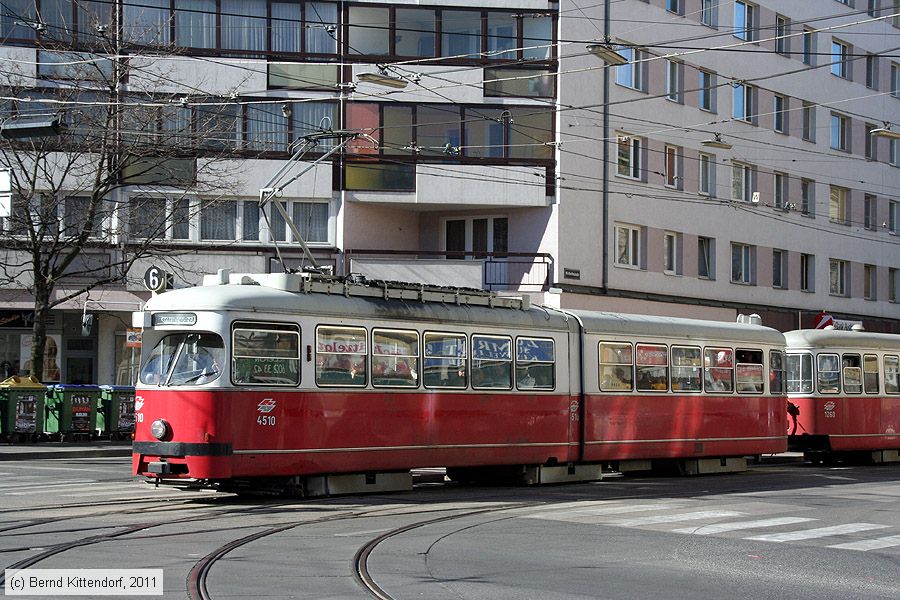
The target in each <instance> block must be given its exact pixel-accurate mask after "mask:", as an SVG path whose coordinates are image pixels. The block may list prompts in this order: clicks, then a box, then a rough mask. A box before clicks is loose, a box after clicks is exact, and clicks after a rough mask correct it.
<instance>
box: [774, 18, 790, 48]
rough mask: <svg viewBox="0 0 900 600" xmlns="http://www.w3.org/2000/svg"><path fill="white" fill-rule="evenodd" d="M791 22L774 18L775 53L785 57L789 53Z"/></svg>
mask: <svg viewBox="0 0 900 600" xmlns="http://www.w3.org/2000/svg"><path fill="white" fill-rule="evenodd" d="M790 34H791V20H790V19H788V18H787V17H784V16H781V15H777V16H776V17H775V36H776V37H775V52H777V53H778V54H784V55H787V54H789V53H790V42H791V38H789V37H787V36H789V35H790Z"/></svg>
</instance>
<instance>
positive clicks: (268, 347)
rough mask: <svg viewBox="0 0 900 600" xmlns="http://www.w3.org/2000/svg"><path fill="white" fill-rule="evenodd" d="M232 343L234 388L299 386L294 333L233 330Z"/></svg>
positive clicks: (296, 336) (296, 339)
mask: <svg viewBox="0 0 900 600" xmlns="http://www.w3.org/2000/svg"><path fill="white" fill-rule="evenodd" d="M232 339H233V349H232V353H233V357H234V360H233V362H232V379H233V380H234V382H235V383H236V384H267V385H297V384H298V383H300V333H299V332H298V331H296V330H293V331H288V330H282V329H276V330H272V329H263V328H261V327H260V328H254V329H239V328H236V329H235V330H234V332H233V335H232Z"/></svg>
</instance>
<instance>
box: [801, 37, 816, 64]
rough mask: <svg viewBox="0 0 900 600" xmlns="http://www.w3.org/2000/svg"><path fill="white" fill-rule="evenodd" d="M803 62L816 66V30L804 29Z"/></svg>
mask: <svg viewBox="0 0 900 600" xmlns="http://www.w3.org/2000/svg"><path fill="white" fill-rule="evenodd" d="M802 37H803V64H804V65H809V66H814V65H815V57H816V32H815V31H813V30H812V29H808V28H804V29H803V36H802Z"/></svg>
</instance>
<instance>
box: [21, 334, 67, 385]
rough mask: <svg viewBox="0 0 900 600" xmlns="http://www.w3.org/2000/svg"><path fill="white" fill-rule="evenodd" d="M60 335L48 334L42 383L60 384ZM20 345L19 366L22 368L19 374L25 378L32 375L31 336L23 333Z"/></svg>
mask: <svg viewBox="0 0 900 600" xmlns="http://www.w3.org/2000/svg"><path fill="white" fill-rule="evenodd" d="M60 337H61V336H60V335H59V334H56V333H50V334H47V344H46V345H45V346H44V374H43V376H42V377H40V380H41V383H59V361H60V356H59V354H60V352H59V351H60V344H61V339H60ZM20 340H21V341H20V343H19V361H20V362H19V364H21V365H22V368H21V369H20V370H19V373H20V374H22V375H25V376H28V375H31V334H30V333H23V334H22V336H21V337H20Z"/></svg>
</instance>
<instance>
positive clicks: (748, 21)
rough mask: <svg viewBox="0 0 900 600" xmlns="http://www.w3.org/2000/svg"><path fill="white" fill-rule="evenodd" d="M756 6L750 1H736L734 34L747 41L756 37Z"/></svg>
mask: <svg viewBox="0 0 900 600" xmlns="http://www.w3.org/2000/svg"><path fill="white" fill-rule="evenodd" d="M755 26H756V6H754V5H753V4H750V3H748V2H740V1H739V2H735V3H734V36H735V37H736V38H738V39H742V40H744V41H746V42H750V41H753V40H754V39H756V34H755V31H754V30H755Z"/></svg>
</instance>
